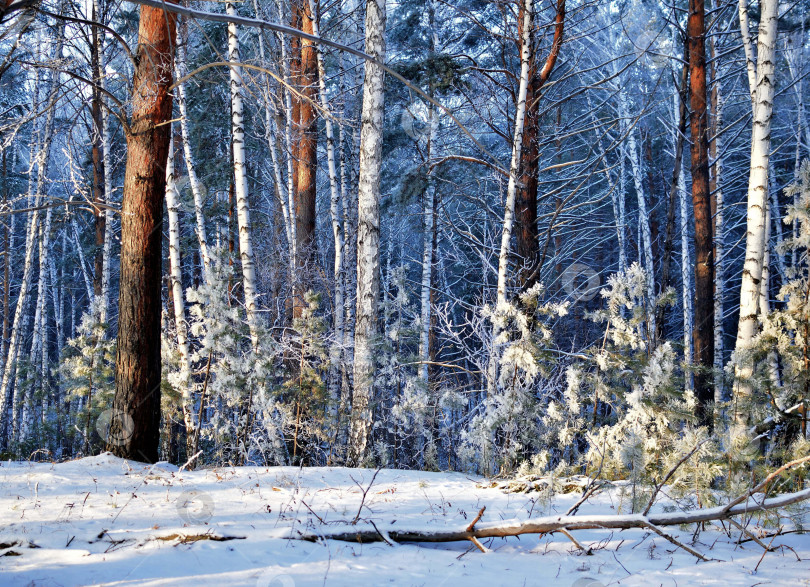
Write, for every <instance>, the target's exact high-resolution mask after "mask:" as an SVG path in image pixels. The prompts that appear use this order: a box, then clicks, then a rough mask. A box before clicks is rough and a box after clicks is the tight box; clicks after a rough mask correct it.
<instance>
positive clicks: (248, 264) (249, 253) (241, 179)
mask: <svg viewBox="0 0 810 587" xmlns="http://www.w3.org/2000/svg"><path fill="white" fill-rule="evenodd" d="M226 11H227V13H228V15H230V16H235V15H236V8H235V7H234V5H233V4H232V3H230V2H228V3H227V4H226ZM228 61H230V62H231V66H230V74H231V110H232V114H231V116H232V118H231V127H232V133H233V174H234V190H235V193H236V220H237V225H238V227H239V259H240V261H241V263H242V287H243V290H244V294H245V311H246V313H247V322H248V327H249V328H250V338H251V341H252V342H253V347H254V348H258V346H259V337H258V316H257V312H258V306H257V293H256V269H255V266H254V264H253V245H252V242H251V236H250V208H249V206H248V181H247V172H246V169H245V127H244V110H243V105H242V83H243V82H242V68H241V67H240V66H238V65H234V64H235V63H238V62H239V37H238V36H237V32H236V25H235V24H234V23H232V22H230V23H228Z"/></svg>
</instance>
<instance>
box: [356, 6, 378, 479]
mask: <svg viewBox="0 0 810 587" xmlns="http://www.w3.org/2000/svg"><path fill="white" fill-rule="evenodd" d="M385 19H386V13H385V0H368V2H367V3H366V53H367V54H368V55H370V56H371V57H372V58H374V59H375V60H376V61H377V62H378V63H381V62H383V61H385ZM384 82H385V71H384V70H383V68H382V67H380V66H379V65H377V63H373V62H370V61H367V62H366V67H365V77H364V80H363V110H362V117H361V122H360V171H359V175H358V196H357V198H358V220H357V318H356V323H355V334H354V394H353V396H352V419H351V433H350V434H351V436H350V439H349V441H350V447H349V448H350V453H349V460H350V462H351V463H353V464H360V463H361V462H362V461H363V459H364V458H365V456H366V450H367V446H368V440H369V438H368V437H369V434H370V432H371V424H372V421H371V418H372V415H371V406H370V402H371V400H372V396H373V391H374V372H375V369H374V343H375V339H376V337H377V335H378V331H377V309H378V305H379V299H380V170H381V167H382V133H383V115H384V112H383V107H384V103H385V86H384Z"/></svg>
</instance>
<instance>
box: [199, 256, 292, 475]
mask: <svg viewBox="0 0 810 587" xmlns="http://www.w3.org/2000/svg"><path fill="white" fill-rule="evenodd" d="M231 272H232V269H231V268H230V267H229V266H228V265H227V263H223V262H222V261H221V259H218V258H216V257H215V258H214V260H213V267H212V278H211V283H210V284H201V285H200V286H199V287H196V288H189V289H188V290H187V292H186V298H187V300H188V301H189V316H190V319H189V333H190V335H191V337H193V339H195V340H196V347H195V348H194V349H193V351H192V353H191V361H192V364H193V365H195V367H196V369H195V370H196V371H197V372H198V373H199V374H200V375H199V376H198V377H197V378H196V383H195V386H196V387H197V388H198V389H199V394H200V396H201V399H200V402H201V404H202V406H203V416H204V417H203V426H202V428H201V438H202V439H203V440H206V441H209V444H208V446H209V448H210V449H211V450H210V451H206V459H207V460H212V461H214V462H229V461H230V462H249V461H253V460H258V461H259V462H264V463H269V464H278V463H285V462H287V447H286V446H285V443H284V427H285V426H286V425H288V424H289V423H290V422H293V421H294V414H293V413H292V404H290V405H285V404H284V403H283V402H278V401H276V398H275V392H276V391H277V390H278V385H277V365H276V361H277V358H278V348H277V347H276V344H275V342H274V340H273V338H272V337H271V336H270V333H269V332H268V331H267V329H266V327H265V326H264V324H262V323H261V321H259V324H258V326H257V329H258V332H257V334H258V336H257V345H256V346H255V347H254V346H253V345H252V344H251V338H250V331H249V328H248V324H247V319H246V316H245V312H244V309H243V308H241V307H240V306H239V304H238V303H236V301H235V300H233V299H232V294H231V292H230V291H229V288H228V283H229V276H230V275H231ZM201 448H202V445H201Z"/></svg>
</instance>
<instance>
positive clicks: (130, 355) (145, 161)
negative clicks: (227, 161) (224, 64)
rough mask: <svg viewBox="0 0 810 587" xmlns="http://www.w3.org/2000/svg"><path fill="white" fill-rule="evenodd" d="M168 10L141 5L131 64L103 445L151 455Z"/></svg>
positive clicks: (167, 111)
mask: <svg viewBox="0 0 810 587" xmlns="http://www.w3.org/2000/svg"><path fill="white" fill-rule="evenodd" d="M175 21H176V19H175V15H174V14H172V13H170V12H164V11H163V10H161V9H157V8H151V7H147V6H143V7H141V20H140V28H139V30H138V48H137V60H138V65H137V67H136V69H135V75H134V80H133V93H132V123H131V128H130V130H129V133H128V137H127V165H126V176H125V179H124V193H123V203H122V210H121V288H120V294H119V298H118V300H119V302H118V305H119V317H118V356H117V358H116V373H115V400H114V403H113V413H114V417H113V421H112V426H111V430H110V436H111V441H110V445H111V448H112V449H113V450H114V452H115V453H116V454H117V455H118V456H121V457H124V458H130V459H135V460H139V461H145V462H155V461H157V458H158V441H159V439H160V311H161V295H160V293H161V291H160V290H161V221H162V218H163V198H164V195H165V190H166V158H167V156H168V151H169V131H170V128H171V127H170V125H168V124H165V123H166V121H168V120H169V118H170V117H171V111H172V96H171V94H170V93H169V91H168V90H169V86H170V84H171V82H172V62H173V51H174V46H173V44H174V38H175Z"/></svg>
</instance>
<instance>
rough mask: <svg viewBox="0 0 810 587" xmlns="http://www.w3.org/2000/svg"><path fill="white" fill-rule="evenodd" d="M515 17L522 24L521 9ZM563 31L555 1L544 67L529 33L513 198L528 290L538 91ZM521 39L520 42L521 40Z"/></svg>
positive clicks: (536, 256)
mask: <svg viewBox="0 0 810 587" xmlns="http://www.w3.org/2000/svg"><path fill="white" fill-rule="evenodd" d="M523 10H524V8H523V6H522V5H521V12H520V16H519V17H518V20H519V21H520V22H521V23H522V22H523V19H522V11H523ZM564 30H565V0H557V14H556V16H555V19H554V38H553V40H552V42H551V49H550V51H549V54H548V57H547V58H546V61H545V63H544V64H543V67H542V68H541V67H540V63H539V62H538V60H537V58H538V55H537V51H536V47H535V45H536V44H537V43H536V31H535V30H534V27H532V30H531V31H530V32H529V40H528V42H529V43H530V45H531V47H532V50H531V51H530V63H529V85H528V86H527V88H526V120H525V122H524V128H523V136H522V139H521V142H522V148H521V151H520V153H521V155H520V177H519V180H518V189H517V194H516V198H515V225H516V227H515V228H516V230H515V252H516V253H517V254H518V257H519V259H520V260H521V262H522V267H521V270H520V271H519V273H518V279H519V281H520V285H521V287H522V288H523V289H528V288H529V287H531V286H532V285H534V283H535V282H536V281H537V278H538V277H539V274H540V272H539V268H538V267H537V264H538V263H539V262H540V241H539V240H538V231H537V185H538V172H539V168H540V145H539V139H540V90H541V89H542V88H543V86H544V85H545V83H546V82H547V81H548V78H549V77H550V76H551V72H552V71H553V70H554V65H555V64H556V63H557V56H558V55H559V53H560V46H561V45H562V41H563V32H564ZM522 42H523V41H521V43H522Z"/></svg>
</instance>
